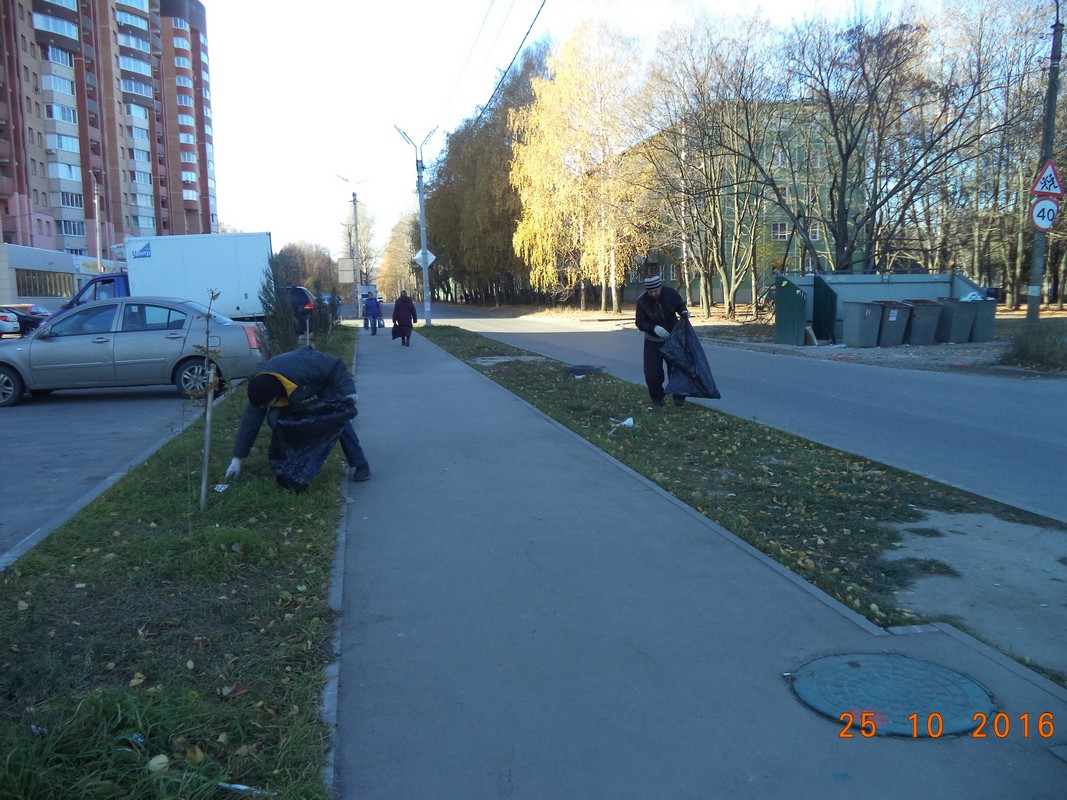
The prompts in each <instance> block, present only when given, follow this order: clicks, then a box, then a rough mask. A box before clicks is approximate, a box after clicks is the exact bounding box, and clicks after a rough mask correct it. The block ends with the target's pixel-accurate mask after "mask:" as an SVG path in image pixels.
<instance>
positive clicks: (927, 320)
mask: <svg viewBox="0 0 1067 800" xmlns="http://www.w3.org/2000/svg"><path fill="white" fill-rule="evenodd" d="M904 302H905V303H907V304H908V305H909V306H911V314H909V315H908V325H907V328H906V329H905V331H904V344H910V345H918V346H925V345H929V344H933V343H934V337H935V336H936V335H937V323H938V320H940V319H941V304H940V303H938V302H937V301H935V300H905V301H904Z"/></svg>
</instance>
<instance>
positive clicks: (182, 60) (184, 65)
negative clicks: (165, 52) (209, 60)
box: [174, 56, 193, 69]
mask: <svg viewBox="0 0 1067 800" xmlns="http://www.w3.org/2000/svg"><path fill="white" fill-rule="evenodd" d="M174 66H176V67H178V68H180V69H192V68H193V62H192V61H190V60H189V59H188V58H186V57H185V56H175V57H174Z"/></svg>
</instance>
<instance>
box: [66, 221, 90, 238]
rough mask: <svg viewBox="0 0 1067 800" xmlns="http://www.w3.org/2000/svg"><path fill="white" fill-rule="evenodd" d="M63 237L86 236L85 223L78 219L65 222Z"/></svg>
mask: <svg viewBox="0 0 1067 800" xmlns="http://www.w3.org/2000/svg"><path fill="white" fill-rule="evenodd" d="M63 235H64V236H84V235H85V223H84V222H82V221H80V220H76V219H65V220H63Z"/></svg>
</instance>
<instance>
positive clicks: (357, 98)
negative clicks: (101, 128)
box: [203, 0, 862, 258]
mask: <svg viewBox="0 0 1067 800" xmlns="http://www.w3.org/2000/svg"><path fill="white" fill-rule="evenodd" d="M857 1H862V0H802V2H801V3H800V4H798V3H797V2H796V1H795V0H793V1H792V2H790V1H789V0H767V2H764V3H763V4H762V8H763V10H764V11H765V13H767V15H768V16H770V17H772V18H778V19H779V20H781V19H782V14H790V13H796V12H797V11H800V12H801V13H803V14H807V13H814V12H816V11H824V12H826V13H840V12H841V11H842V10H847V9H848V8H851V7H852V6H853V5H854V3H855V2H857ZM203 3H204V7H205V8H206V10H207V32H208V44H209V53H210V69H211V106H212V112H213V116H212V127H213V132H214V144H215V178H216V192H217V200H218V215H219V222H220V223H221V224H223V225H227V226H230V227H232V228H236V229H237V230H242V231H249V232H250V231H269V232H270V233H271V240H272V243H273V246H274V249H275V251H277V250H280V249H281V248H282V247H284V246H285V245H286V244H289V243H292V242H310V243H312V244H317V245H322V246H324V247H326V248H327V249H328V250H329V251H330V252H331V254H332V255H333V256H334V257H335V258H336V257H339V256H347V255H348V249H347V245H346V244H345V242H346V227H345V223H346V220H349V219H350V218H351V217H350V211H351V205H352V193H353V192H356V194H357V198H358V202H359V203H360V205H362V206H364V207H365V209H364V210H365V211H366V212H368V213H369V214H370V217H371V218H372V219H373V228H372V230H373V233H374V239H373V242H374V245H375V246H376V247H378V248H381V247H382V246H384V244H385V241H386V240H387V238H388V235H389V232H390V230H391V229H392V228H393V226H394V225H395V223H396V222H397V221H398V220H399V219H400V218H401V217H402V216H403V215H404V214H406V213H412V212H417V211H418V196H417V193H416V189H415V187H416V167H415V159H416V147H414V146H412V145H411V144H408V143H407V142H405V141H404V139H403V138H402V136H401V135H400V133H398V132H397V130H396V128H397V127H399V128H401V129H402V130H403V131H405V132H406V133H407V135H408V136H409V137H410V138H411V140H412V141H413V142H414V145H419V144H420V143H422V142H423V140H424V139H426V137H427V135H428V134H430V133H431V132H432V131H434V130H435V129H436V133H434V134H433V136H432V137H431V138H430V139H429V140H428V141H427V142H426V144H425V146H424V147H423V148H422V157H423V163H424V164H425V165H426V167H427V168H428V167H429V166H430V165H431V164H432V163H433V162H434V160H435V159H436V157H437V156H438V155H439V154H440V153H441V151H442V149H443V147H444V145H445V143H446V135H447V133H448V132H450V131H452V130H454V129H455V128H457V127H458V126H459V125H460V123H461V122H462V121H463V120H464V119H466V118H469V117H471V116H473V115H474V114H475V113H476V109H477V108H478V107H479V106H482V105H485V104H486V103H487V102H488V100H489V98H490V96H491V95H492V93H493V90H494V88H495V87H496V84H497V82H498V81H499V79H500V76H501V74H502V72H503V71H504V70H505V69H506V68H507V67H508V65H509V63H510V62H511V60H512V58H513V57H514V56H515V54H516V52H517V51H518V50H519V48H520V44H521V43H522V41H523V37H524V36H527V31H529V35H528V38H527V40H526V44H527V45H529V44H531V43H533V42H536V41H539V40H541V39H544V38H546V37H551V38H552V39H553V41H556V42H561V41H563V40H565V39H566V38H567V36H568V35H569V34H570V33H571V32H572V31H573V30H574V29H575V27H577V25H578V24H580V23H581V22H583V21H585V20H588V19H606V20H609V21H611V22H613V23H614V24H615V25H616V26H617V27H618V28H619V29H620V30H621V31H622V32H623V33H625V34H628V35H631V36H638V37H644V38H646V39H648V40H649V41H651V40H654V39H655V37H656V36H657V35H658V34H659V33H660V32H662V31H663V30H665V29H666V28H667V27H669V26H670V24H671V23H672V22H674V21H676V20H685V19H691V18H692V17H693V15H694V13H695V9H698V8H705V9H707V10H708V11H709V13H711V14H712V15H724V14H732V13H734V12H735V10H736V9H738V8H739V6H738V5H737V4H736V3H732V2H731V3H726V2H725V1H724V0H654V1H650V0H449V2H441V1H440V0H359V1H358V2H346V3H342V2H337V0H304V2H302V3H292V2H288V0H286V1H285V2H282V0H203ZM743 8H744V9H745V10H746V11H751V10H754V8H755V6H744V7H743ZM294 9H296V10H298V12H299V13H295V14H294ZM784 9H788V10H784ZM535 20H536V22H535ZM531 26H532V28H531Z"/></svg>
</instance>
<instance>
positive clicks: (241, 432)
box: [226, 347, 370, 481]
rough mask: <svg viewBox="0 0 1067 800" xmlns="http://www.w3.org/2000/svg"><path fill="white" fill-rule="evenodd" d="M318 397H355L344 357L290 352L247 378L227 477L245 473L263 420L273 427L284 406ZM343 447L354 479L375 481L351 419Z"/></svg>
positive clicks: (305, 350) (303, 350) (309, 350)
mask: <svg viewBox="0 0 1067 800" xmlns="http://www.w3.org/2000/svg"><path fill="white" fill-rule="evenodd" d="M316 397H317V398H319V399H322V400H342V399H345V398H351V400H352V402H353V403H354V402H355V401H356V383H355V381H354V380H353V379H352V373H350V372H349V371H348V368H347V367H346V366H345V362H344V361H342V360H341V359H339V358H338V357H337V356H328V355H325V354H324V353H320V352H319V351H318V350H315V349H313V348H311V347H301V348H298V349H296V350H290V351H289V352H288V353H282V354H281V355H279V356H275V357H274V358H272V359H270V360H269V361H267V362H266V363H265V364H264V365H263V370H262V371H261V372H257V373H256V374H255V375H253V376H252V377H251V378H249V379H248V406H247V407H246V408H245V413H244V416H243V417H241V425H240V427H239V428H238V429H237V438H236V439H234V443H233V460H232V461H230V466H229V467H228V468H227V469H226V477H227V478H236V477H238V476H239V475H240V474H241V461H242V460H243V459H245V458H247V457H248V454H249V452H250V451H251V450H252V445H253V444H254V443H255V441H256V436H258V435H259V429H260V428H261V427H262V426H263V420H266V421H267V424H268V425H270V426H271V427H273V426H274V421H275V420H276V419H277V418H278V415H279V414H280V413H281V409H282V408H284V407H286V406H296V405H300V404H301V403H305V402H307V401H308V400H312V399H314V398H316ZM341 451H342V452H343V453H344V454H345V460H346V461H347V462H348V466H349V467H350V469H349V475H348V477H349V479H350V480H353V481H366V480H370V464H368V463H367V457H366V456H365V455H364V454H363V448H362V447H360V444H359V437H357V436H356V430H355V428H353V427H352V423H351V422H349V423H348V424H347V425H346V426H345V429H344V431H343V432H342V433H341Z"/></svg>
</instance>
